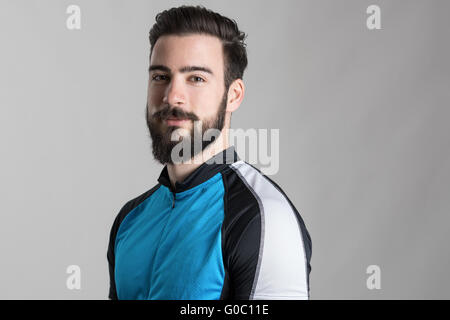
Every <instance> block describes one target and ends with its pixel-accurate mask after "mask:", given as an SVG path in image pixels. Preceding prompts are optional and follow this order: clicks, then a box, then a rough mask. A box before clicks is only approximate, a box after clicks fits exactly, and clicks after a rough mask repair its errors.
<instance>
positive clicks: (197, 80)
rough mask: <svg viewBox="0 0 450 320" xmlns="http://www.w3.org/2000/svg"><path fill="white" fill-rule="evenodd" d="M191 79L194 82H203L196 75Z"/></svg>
mask: <svg viewBox="0 0 450 320" xmlns="http://www.w3.org/2000/svg"><path fill="white" fill-rule="evenodd" d="M192 79H194V81H195V82H205V80H204V79H203V78H201V77H197V76H193V77H192Z"/></svg>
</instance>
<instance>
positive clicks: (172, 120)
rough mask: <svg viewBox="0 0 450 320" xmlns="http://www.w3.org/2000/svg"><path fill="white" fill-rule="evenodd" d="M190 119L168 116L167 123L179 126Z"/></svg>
mask: <svg viewBox="0 0 450 320" xmlns="http://www.w3.org/2000/svg"><path fill="white" fill-rule="evenodd" d="M186 121H188V119H178V118H168V119H166V123H167V125H168V126H179V125H182V124H183V123H185V122H186Z"/></svg>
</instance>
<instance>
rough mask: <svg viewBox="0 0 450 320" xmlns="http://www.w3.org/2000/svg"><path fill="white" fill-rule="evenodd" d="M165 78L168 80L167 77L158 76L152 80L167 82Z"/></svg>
mask: <svg viewBox="0 0 450 320" xmlns="http://www.w3.org/2000/svg"><path fill="white" fill-rule="evenodd" d="M165 78H167V77H166V76H165V75H160V74H157V75H154V76H153V77H152V80H155V81H160V80H165Z"/></svg>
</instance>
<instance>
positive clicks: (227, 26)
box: [149, 6, 248, 90]
mask: <svg viewBox="0 0 450 320" xmlns="http://www.w3.org/2000/svg"><path fill="white" fill-rule="evenodd" d="M169 34H172V35H188V34H209V35H213V36H216V37H218V38H219V39H220V40H221V41H222V44H223V56H224V80H225V89H226V90H228V88H229V86H230V84H231V83H232V82H233V81H234V80H236V79H242V78H243V76H244V70H245V68H246V67H247V63H248V62H247V50H246V48H245V47H246V44H245V43H244V39H245V38H246V35H245V33H244V32H242V31H240V30H239V28H238V26H237V23H236V21H234V20H231V19H229V18H227V17H224V16H222V15H220V14H218V13H216V12H213V11H211V10H209V9H206V8H205V7H202V6H195V7H194V6H181V7H178V8H171V9H169V10H164V11H162V12H160V13H158V14H157V15H156V23H155V24H154V25H153V27H152V28H151V29H150V33H149V39H150V57H151V55H152V52H153V47H154V45H155V43H156V40H158V38H159V37H161V36H163V35H169Z"/></svg>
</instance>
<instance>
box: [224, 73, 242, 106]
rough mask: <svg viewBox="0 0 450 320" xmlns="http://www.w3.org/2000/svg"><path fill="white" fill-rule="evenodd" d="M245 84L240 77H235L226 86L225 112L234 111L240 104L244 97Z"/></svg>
mask: <svg viewBox="0 0 450 320" xmlns="http://www.w3.org/2000/svg"><path fill="white" fill-rule="evenodd" d="M244 93H245V85H244V81H242V79H236V80H234V81H233V82H232V83H231V84H230V87H229V88H228V98H227V101H228V103H227V109H226V112H234V111H236V110H237V108H239V106H240V105H241V102H242V100H243V99H244Z"/></svg>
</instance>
